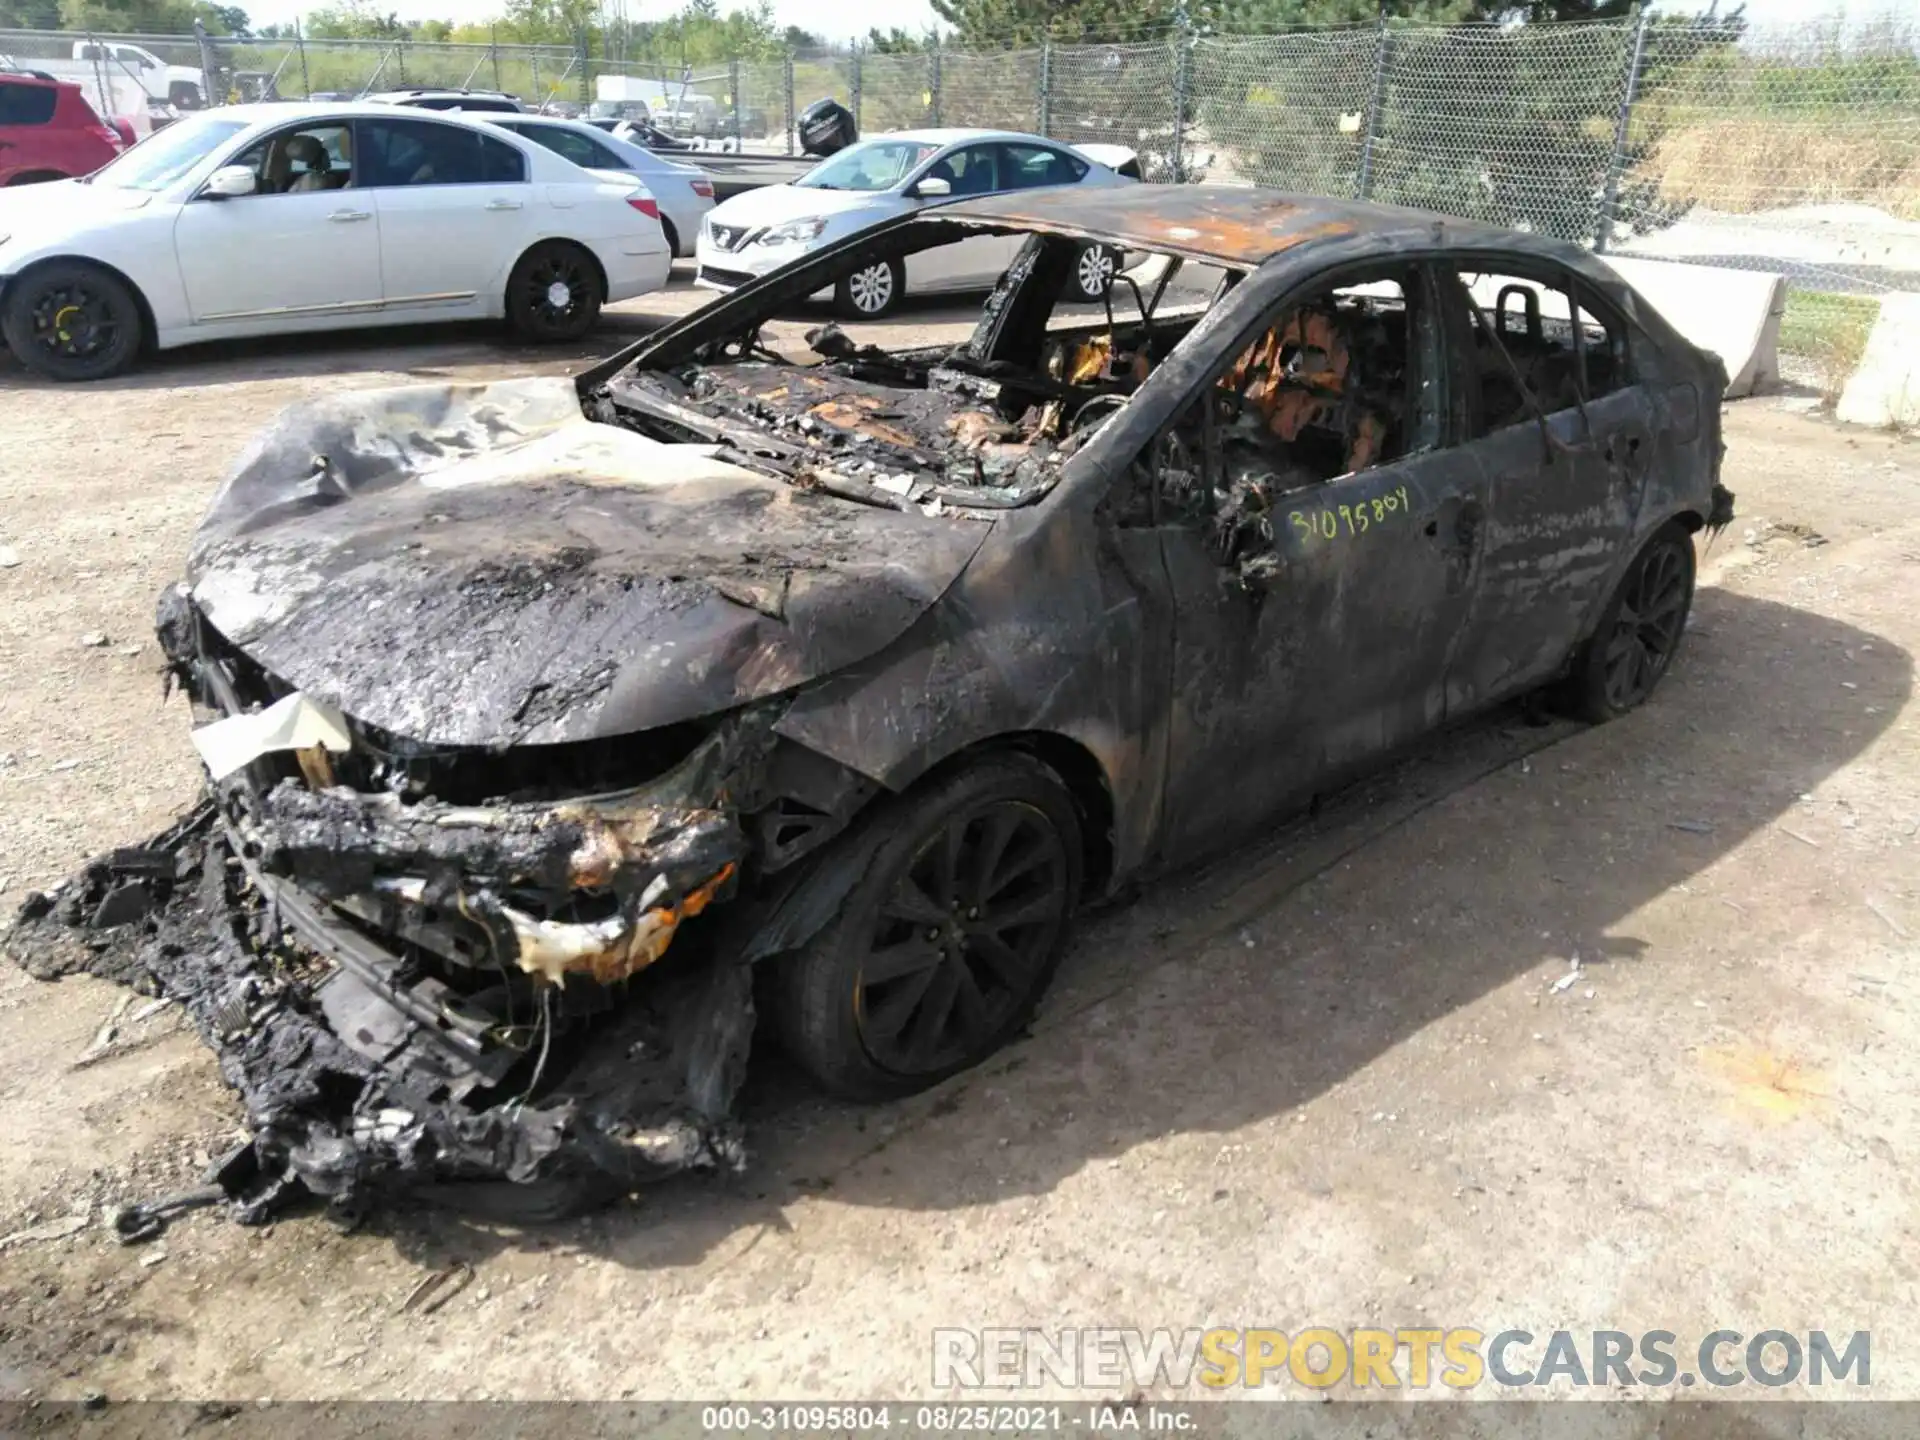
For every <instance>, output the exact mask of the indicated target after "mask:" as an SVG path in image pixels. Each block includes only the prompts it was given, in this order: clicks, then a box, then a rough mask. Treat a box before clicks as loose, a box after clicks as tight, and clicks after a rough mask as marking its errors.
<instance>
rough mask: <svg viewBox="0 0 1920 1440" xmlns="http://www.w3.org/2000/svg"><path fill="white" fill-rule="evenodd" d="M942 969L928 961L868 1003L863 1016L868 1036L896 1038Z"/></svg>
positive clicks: (881, 1038)
mask: <svg viewBox="0 0 1920 1440" xmlns="http://www.w3.org/2000/svg"><path fill="white" fill-rule="evenodd" d="M939 973H940V968H939V967H938V966H937V965H929V966H928V967H927V968H926V969H924V970H922V971H920V972H919V973H918V974H914V975H909V976H907V977H906V978H905V979H904V980H902V981H900V982H899V983H898V984H896V985H894V986H893V987H892V988H891V989H890V990H889V991H888V992H887V993H886V994H884V995H882V996H881V997H880V998H879V1000H878V1001H877V1002H875V1003H874V1004H873V1005H871V1006H870V1007H868V1008H867V1010H866V1013H865V1015H864V1017H863V1018H864V1019H865V1022H866V1024H865V1028H866V1030H867V1033H868V1034H869V1036H871V1037H872V1038H873V1039H875V1040H880V1041H891V1040H897V1039H898V1038H899V1037H900V1033H901V1031H903V1030H904V1029H906V1025H907V1021H909V1020H911V1019H912V1018H913V1016H914V1012H915V1011H916V1010H918V1009H919V1007H920V1001H921V999H922V997H924V996H925V995H926V993H927V987H928V986H930V985H931V984H932V983H933V978H934V976H936V975H938V974H939Z"/></svg>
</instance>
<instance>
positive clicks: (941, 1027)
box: [907, 963, 960, 1066]
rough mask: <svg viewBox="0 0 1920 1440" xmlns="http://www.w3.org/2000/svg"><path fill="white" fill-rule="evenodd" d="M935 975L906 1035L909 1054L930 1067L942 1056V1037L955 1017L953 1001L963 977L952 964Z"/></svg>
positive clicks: (933, 974)
mask: <svg viewBox="0 0 1920 1440" xmlns="http://www.w3.org/2000/svg"><path fill="white" fill-rule="evenodd" d="M932 976H933V979H932V981H931V982H930V983H929V984H928V986H927V991H926V996H925V998H924V999H922V1000H921V1002H920V1008H919V1009H918V1010H917V1011H916V1012H915V1013H914V1017H913V1023H912V1025H911V1027H910V1028H909V1029H908V1032H907V1054H908V1055H910V1056H911V1057H913V1058H914V1059H915V1060H917V1061H919V1062H920V1063H921V1064H923V1065H927V1066H931V1065H932V1064H933V1062H934V1061H935V1060H936V1059H937V1058H938V1056H939V1054H940V1037H941V1035H942V1034H944V1033H945V1031H946V1028H947V1018H948V1017H949V1016H950V1015H952V1014H953V1002H954V1000H955V999H956V998H957V997H958V996H959V993H960V977H959V976H958V975H957V974H956V973H955V969H954V966H953V965H952V964H951V963H949V964H946V965H942V966H941V967H940V968H939V969H937V970H935V971H933V972H932Z"/></svg>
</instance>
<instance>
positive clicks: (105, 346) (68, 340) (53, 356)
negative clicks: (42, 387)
mask: <svg viewBox="0 0 1920 1440" xmlns="http://www.w3.org/2000/svg"><path fill="white" fill-rule="evenodd" d="M0 331H4V333H5V336H6V341H7V348H8V349H10V350H11V351H13V353H14V354H15V355H16V356H17V357H18V358H19V360H20V363H21V364H23V365H25V366H26V367H27V368H28V369H29V370H32V371H33V372H35V373H36V374H39V375H44V376H46V377H47V378H48V379H52V380H103V379H105V378H106V377H107V376H109V375H115V374H118V373H119V372H120V371H122V370H124V369H126V367H127V366H128V365H129V364H130V363H132V361H133V358H134V356H135V355H136V354H137V353H138V352H139V349H140V341H141V338H142V325H141V319H140V306H139V305H138V304H137V303H136V302H135V300H134V298H133V293H132V292H131V291H130V290H128V289H127V287H126V285H125V284H123V283H122V282H121V281H120V280H119V279H118V278H116V277H115V276H113V275H112V274H110V273H108V272H107V271H105V270H102V269H101V268H99V267H98V266H96V265H89V264H86V263H84V262H77V261H62V262H59V263H56V264H52V265H45V266H42V267H41V268H39V269H37V270H31V271H28V272H27V273H26V274H25V275H23V276H22V277H21V278H20V279H19V280H17V281H16V282H14V285H13V288H12V290H11V292H10V293H9V294H8V296H7V303H6V310H5V313H4V314H0Z"/></svg>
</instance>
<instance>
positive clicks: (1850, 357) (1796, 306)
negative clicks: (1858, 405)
mask: <svg viewBox="0 0 1920 1440" xmlns="http://www.w3.org/2000/svg"><path fill="white" fill-rule="evenodd" d="M1879 315H1880V302H1879V301H1877V300H1873V299H1870V298H1867V297H1865V296H1860V295H1825V294H1821V293H1819V292H1817V291H1812V290H1802V289H1800V288H1799V287H1798V286H1795V287H1794V288H1793V289H1791V290H1789V291H1788V292H1787V310H1786V314H1784V315H1782V316H1781V317H1780V349H1781V350H1782V351H1783V352H1784V353H1786V354H1788V355H1798V356H1800V357H1802V358H1803V359H1805V360H1808V361H1810V362H1811V363H1812V365H1813V368H1814V373H1815V375H1816V377H1817V379H1816V381H1815V383H1816V384H1817V386H1818V387H1819V390H1820V395H1821V398H1822V399H1823V400H1824V401H1825V402H1826V403H1827V404H1828V405H1833V404H1835V403H1837V402H1838V400H1839V399H1840V392H1841V391H1842V390H1844V389H1846V387H1847V381H1848V380H1849V379H1850V378H1852V375H1853V372H1854V371H1855V370H1856V369H1857V368H1859V365H1860V357H1861V355H1862V354H1864V353H1865V351H1866V348H1867V337H1868V336H1869V335H1871V334H1872V333H1873V322H1874V321H1875V320H1876V319H1877V318H1879Z"/></svg>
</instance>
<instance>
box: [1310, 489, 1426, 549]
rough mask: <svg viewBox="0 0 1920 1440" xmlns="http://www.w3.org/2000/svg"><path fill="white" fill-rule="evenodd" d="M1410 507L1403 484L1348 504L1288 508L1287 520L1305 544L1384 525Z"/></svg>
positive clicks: (1365, 531)
mask: <svg viewBox="0 0 1920 1440" xmlns="http://www.w3.org/2000/svg"><path fill="white" fill-rule="evenodd" d="M1409 509H1411V502H1410V501H1409V500H1408V498H1407V487H1406V486H1404V485H1398V486H1395V487H1394V488H1393V489H1392V490H1389V491H1387V492H1386V493H1384V494H1381V495H1375V496H1373V497H1372V498H1371V499H1362V500H1356V501H1354V502H1353V503H1352V504H1350V505H1322V506H1321V507H1320V508H1318V509H1317V510H1289V511H1288V512H1287V521H1288V523H1289V524H1291V525H1292V526H1293V533H1294V534H1295V535H1296V536H1297V537H1298V538H1299V540H1300V543H1301V544H1303V545H1305V544H1309V543H1311V542H1313V541H1315V540H1338V539H1339V538H1340V537H1341V535H1343V534H1344V535H1364V534H1366V533H1367V531H1368V530H1369V529H1371V528H1372V527H1373V526H1375V525H1379V524H1384V523H1385V522H1386V521H1388V520H1391V519H1393V518H1394V517H1395V516H1399V515H1405V514H1406V513H1407V512H1408V510H1409Z"/></svg>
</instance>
